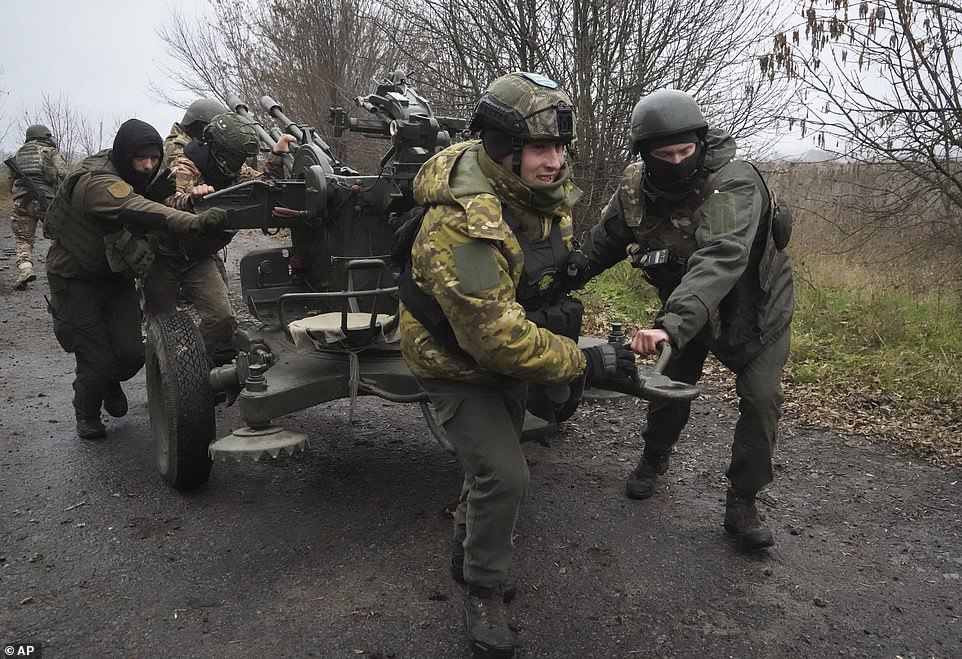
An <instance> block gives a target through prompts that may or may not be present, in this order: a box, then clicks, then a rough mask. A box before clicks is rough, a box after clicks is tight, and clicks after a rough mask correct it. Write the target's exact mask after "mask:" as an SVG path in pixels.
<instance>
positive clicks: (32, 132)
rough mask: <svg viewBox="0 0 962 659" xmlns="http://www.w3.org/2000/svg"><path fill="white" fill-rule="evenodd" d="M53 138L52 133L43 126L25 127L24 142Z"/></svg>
mask: <svg viewBox="0 0 962 659" xmlns="http://www.w3.org/2000/svg"><path fill="white" fill-rule="evenodd" d="M52 137H53V133H51V132H50V129H49V128H47V127H46V126H44V125H43V124H34V125H32V126H27V133H26V135H25V140H26V141H27V142H29V141H30V140H43V139H50V138H52Z"/></svg>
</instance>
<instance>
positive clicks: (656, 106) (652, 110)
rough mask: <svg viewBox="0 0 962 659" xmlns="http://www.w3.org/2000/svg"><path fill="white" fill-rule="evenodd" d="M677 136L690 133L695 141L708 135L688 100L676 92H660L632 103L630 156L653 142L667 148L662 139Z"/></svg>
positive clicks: (667, 90)
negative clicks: (633, 104)
mask: <svg viewBox="0 0 962 659" xmlns="http://www.w3.org/2000/svg"><path fill="white" fill-rule="evenodd" d="M679 133H692V134H693V135H694V137H695V138H697V140H698V141H701V140H704V139H705V136H706V135H707V134H708V122H706V121H705V116H704V115H703V114H702V113H701V109H699V107H698V104H697V103H696V102H695V99H693V98H692V97H691V96H689V95H688V94H686V93H685V92H683V91H679V90H677V89H660V90H658V91H656V92H652V93H651V94H648V95H647V96H642V97H641V99H640V100H639V101H638V102H637V103H635V109H634V110H632V111H631V130H630V140H631V152H632V153H641V152H642V150H643V149H644V148H645V146H646V144H647V145H650V144H652V143H654V142H656V141H657V142H661V143H663V144H668V143H670V139H669V140H668V141H666V140H665V138H670V137H671V136H672V135H676V134H679ZM685 141H687V139H686V140H685Z"/></svg>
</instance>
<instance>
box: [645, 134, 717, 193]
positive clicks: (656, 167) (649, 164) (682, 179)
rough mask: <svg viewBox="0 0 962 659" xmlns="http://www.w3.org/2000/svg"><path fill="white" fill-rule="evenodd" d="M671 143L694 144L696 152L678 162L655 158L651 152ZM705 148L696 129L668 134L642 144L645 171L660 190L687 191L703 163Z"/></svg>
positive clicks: (671, 191) (670, 191)
mask: <svg viewBox="0 0 962 659" xmlns="http://www.w3.org/2000/svg"><path fill="white" fill-rule="evenodd" d="M670 144H694V145H695V152H694V153H692V154H691V155H690V156H688V157H687V158H685V159H684V160H682V161H681V162H680V163H678V164H674V163H670V162H667V161H665V160H662V159H660V158H655V157H654V156H652V155H651V152H652V151H654V150H655V149H658V148H660V147H663V146H668V145H670ZM704 153H705V149H704V145H703V144H702V139H701V137H699V136H698V134H697V133H696V132H695V131H686V132H683V133H675V134H673V135H666V136H664V137H660V138H658V139H655V140H647V141H645V142H643V143H642V144H641V159H642V160H644V161H645V173H646V176H647V177H648V179H649V180H650V181H651V183H652V184H653V185H654V187H655V188H657V189H658V190H663V191H665V192H669V193H680V192H685V191H687V190H688V188H689V187H691V183H692V179H693V178H694V176H695V172H696V171H697V170H698V166H699V165H701V163H702V160H703V157H704Z"/></svg>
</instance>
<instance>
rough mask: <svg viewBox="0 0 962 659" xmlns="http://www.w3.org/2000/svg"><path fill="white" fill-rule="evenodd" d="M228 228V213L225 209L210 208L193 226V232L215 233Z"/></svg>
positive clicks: (200, 215) (201, 214)
mask: <svg viewBox="0 0 962 659" xmlns="http://www.w3.org/2000/svg"><path fill="white" fill-rule="evenodd" d="M226 226H227V211H225V210H224V209H223V208H208V209H207V210H205V211H203V212H202V213H198V215H197V217H195V218H194V221H193V223H192V225H191V231H194V232H197V233H214V232H215V231H220V230H221V229H223V228H224V227H226Z"/></svg>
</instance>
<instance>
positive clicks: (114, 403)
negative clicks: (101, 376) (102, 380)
mask: <svg viewBox="0 0 962 659" xmlns="http://www.w3.org/2000/svg"><path fill="white" fill-rule="evenodd" d="M104 411H105V412H106V413H107V414H109V415H110V416H112V417H114V418H118V419H119V418H120V417H122V416H124V415H125V414H127V396H126V395H124V390H123V389H122V388H121V387H120V383H119V382H117V381H116V380H113V381H111V383H110V385H109V386H108V387H107V393H105V394H104Z"/></svg>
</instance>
